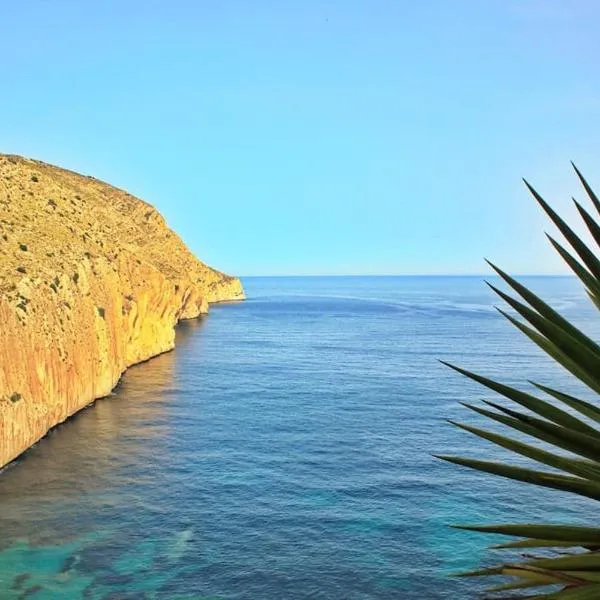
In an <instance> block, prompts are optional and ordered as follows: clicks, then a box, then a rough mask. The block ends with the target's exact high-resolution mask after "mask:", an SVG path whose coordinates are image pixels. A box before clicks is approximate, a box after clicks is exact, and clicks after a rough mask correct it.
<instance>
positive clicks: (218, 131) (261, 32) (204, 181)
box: [0, 0, 600, 276]
mask: <svg viewBox="0 0 600 600" xmlns="http://www.w3.org/2000/svg"><path fill="white" fill-rule="evenodd" d="M598 22H600V3H598V2H596V1H595V0H590V1H585V0H579V1H569V0H424V1H422V2H415V1H414V0H411V1H404V0H389V1H385V0H364V1H358V0H340V1H330V0H302V1H300V0H298V1H296V0H289V1H286V0H278V1H275V0H273V1H266V0H254V1H251V2H249V1H248V0H239V1H237V0H220V1H218V2H216V1H212V2H208V1H204V0H169V1H168V2H167V1H165V0H143V1H142V0H103V1H102V2H82V1H81V0H19V1H18V2H5V3H3V6H2V11H1V17H0V152H7V153H14V154H21V155H25V156H29V157H32V158H37V159H40V160H43V161H46V162H49V163H53V164H57V165H60V166H63V167H66V168H69V169H72V170H75V171H79V172H81V173H84V174H88V175H93V176H95V177H97V178H99V179H103V180H105V181H107V182H109V183H112V184H113V185H116V186H117V187H120V188H124V189H126V190H128V191H129V192H131V193H133V194H134V195H137V196H139V197H141V198H143V199H144V200H146V201H148V202H150V203H151V204H153V205H155V206H156V207H157V208H158V209H159V210H160V211H161V212H162V214H163V215H164V216H165V218H166V219H167V222H168V223H169V225H170V226H171V227H172V228H173V229H174V230H175V231H177V232H178V233H179V234H180V235H181V236H182V238H183V239H184V240H185V242H186V243H187V244H188V246H189V247H190V248H191V249H192V251H193V252H194V253H196V254H197V255H198V256H199V257H200V258H201V259H202V260H204V261H205V262H208V263H209V264H211V265H213V266H215V267H217V268H220V269H222V270H225V271H227V272H230V273H232V274H236V275H242V276H244V275H245V276H249V275H284V274H289V275H294V274H297V275H322V274H479V273H486V272H488V268H487V267H486V265H485V263H484V261H483V257H488V258H490V259H492V260H494V261H495V262H497V263H498V264H500V265H501V266H502V267H503V268H505V269H506V270H508V271H510V272H513V273H517V274H518V273H562V272H566V270H565V268H564V267H563V266H562V264H561V262H560V260H559V259H557V258H555V257H554V255H553V253H552V251H551V250H550V249H549V248H548V245H547V243H546V241H545V238H544V235H543V232H544V230H545V229H547V230H551V227H549V226H548V224H547V220H546V219H545V218H544V216H543V215H542V213H541V211H540V209H539V208H538V207H537V206H536V205H535V203H534V202H533V200H532V199H531V198H530V196H529V195H528V193H527V192H526V190H525V188H524V186H523V183H522V181H521V177H526V178H527V179H528V180H529V181H530V182H531V183H532V184H533V185H534V186H535V187H536V188H537V189H538V190H539V191H540V193H542V195H544V197H546V198H547V199H548V200H550V201H551V202H552V203H553V204H554V206H555V207H556V208H557V209H559V210H560V211H562V212H563V214H565V216H567V217H573V216H574V211H573V209H572V208H571V206H570V204H569V202H570V201H569V197H570V196H571V195H575V196H576V197H578V198H583V197H584V194H583V192H582V191H581V190H580V188H579V186H578V184H577V181H576V179H575V177H574V175H573V173H572V170H571V167H570V164H569V161H570V160H573V161H574V162H575V163H576V164H577V165H578V167H579V168H580V169H581V170H582V171H583V172H584V174H585V175H586V176H587V177H588V179H589V181H590V182H591V183H592V184H594V183H595V184H596V187H597V188H600V170H599V169H600V160H599V159H600V77H599V76H598V58H599V57H600V36H598Z"/></svg>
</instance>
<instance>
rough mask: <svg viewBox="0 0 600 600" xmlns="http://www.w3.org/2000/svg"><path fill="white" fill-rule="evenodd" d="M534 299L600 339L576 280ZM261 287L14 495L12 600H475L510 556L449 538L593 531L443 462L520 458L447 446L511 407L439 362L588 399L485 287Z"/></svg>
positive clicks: (122, 396)
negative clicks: (479, 576)
mask: <svg viewBox="0 0 600 600" xmlns="http://www.w3.org/2000/svg"><path fill="white" fill-rule="evenodd" d="M525 281H526V283H528V284H529V285H531V286H532V287H533V288H534V289H535V290H537V291H538V292H540V293H541V294H542V295H544V297H546V298H548V299H551V300H552V302H553V304H554V305H555V306H556V307H558V308H560V309H561V310H562V311H563V312H564V314H565V315H567V316H568V317H570V318H572V319H574V320H575V321H577V322H578V323H580V324H582V325H584V326H585V327H587V328H588V329H591V330H592V332H593V333H595V334H598V333H599V329H598V326H597V324H596V321H597V318H596V314H594V312H593V311H592V309H591V308H590V307H589V306H588V305H587V303H586V301H585V298H584V295H583V293H582V292H581V290H580V289H579V287H578V285H577V283H576V282H575V281H574V280H572V279H570V278H531V279H527V280H525ZM244 284H245V287H246V290H247V293H248V296H249V300H248V301H247V302H244V303H239V304H231V305H221V306H216V307H214V308H213V310H212V312H211V314H210V315H209V316H208V317H206V318H204V319H202V320H199V321H195V322H189V323H186V324H184V325H182V326H181V327H180V328H179V330H178V346H177V349H176V350H175V351H174V352H172V353H169V354H165V355H163V356H160V357H158V358H156V359H154V360H152V361H150V362H148V363H145V364H143V365H139V366H137V367H134V368H132V369H131V370H130V371H129V372H128V373H127V374H126V375H125V376H124V378H123V380H122V382H121V384H120V386H119V388H118V389H117V390H116V391H115V393H114V394H113V395H112V396H111V397H109V398H106V399H102V400H100V401H98V402H96V403H95V404H94V405H93V406H91V407H89V408H88V409H86V410H85V411H83V412H81V413H80V414H79V415H77V416H76V417H75V418H73V419H71V420H70V421H69V422H67V423H65V424H64V425H62V426H60V427H58V428H57V429H55V430H54V431H53V432H52V433H51V434H50V435H48V436H47V437H46V438H45V439H44V440H42V441H41V442H40V443H39V444H38V445H36V446H35V447H34V448H33V449H31V450H30V451H29V452H27V453H26V454H25V455H24V456H23V457H22V458H21V459H19V460H18V461H16V462H15V463H13V464H12V465H11V466H10V467H8V468H7V469H5V470H4V471H3V472H2V473H1V474H0V598H1V599H2V600H5V599H6V600H8V599H10V600H12V599H17V598H27V599H32V600H41V599H44V600H45V599H50V600H54V599H61V600H63V599H64V600H75V599H89V600H100V599H102V600H109V599H111V600H117V599H124V600H127V599H136V600H138V599H151V598H156V599H163V598H164V599H169V600H170V599H174V600H192V599H194V600H200V599H244V600H245V599H256V600H260V599H264V600H275V599H286V598H289V599H292V600H294V599H365V600H368V599H372V600H383V599H396V598H398V599H400V598H401V599H409V600H413V599H415V600H416V599H431V600H438V599H439V600H442V599H450V598H451V599H453V600H457V599H458V600H460V599H462V598H465V599H466V598H471V597H474V589H475V588H473V585H474V583H473V582H471V581H464V580H457V579H449V578H448V577H447V574H448V573H450V572H453V571H456V570H460V569H464V568H469V567H472V566H475V565H479V564H488V563H490V562H491V561H493V557H494V555H493V553H492V552H490V551H485V549H484V548H485V546H486V544H487V543H489V542H490V539H489V538H484V537H482V536H477V535H473V534H469V533H465V532H460V531H457V530H452V529H449V528H448V524H450V523H456V522H475V523H477V522H482V521H486V520H487V521H497V520H500V519H502V520H510V521H512V520H514V519H516V518H518V519H527V520H533V521H535V520H540V519H544V520H546V521H547V520H551V521H564V520H571V521H582V520H584V519H585V518H589V516H590V512H591V509H592V507H591V503H588V502H585V501H582V500H580V499H577V498H576V497H570V496H567V495H564V496H560V501H559V502H557V500H556V494H550V493H547V492H545V491H544V490H538V489H529V488H528V487H527V486H524V485H519V484H515V483H511V482H508V481H506V480H501V479H495V478H492V477H488V476H484V475H481V476H480V475H477V474H474V473H471V472H469V471H466V470H462V469H460V468H458V467H452V466H449V465H446V464H443V463H441V462H439V461H436V460H435V459H433V458H432V457H431V454H432V453H462V454H466V455H470V456H478V457H483V456H485V457H499V456H505V455H504V454H502V451H500V450H497V449H495V448H494V447H492V446H489V445H487V444H486V443H485V442H483V441H478V440H477V439H475V438H472V437H470V436H469V435H468V434H466V433H462V432H460V431H458V430H456V429H454V428H452V427H451V426H450V425H448V424H446V422H445V419H471V420H472V421H475V420H476V419H475V417H473V418H471V417H469V416H468V415H467V414H466V411H465V409H463V408H461V407H460V405H459V402H460V401H464V400H469V401H474V400H477V399H478V398H480V397H489V395H486V393H485V391H484V390H482V389H480V388H478V387H477V386H476V385H474V384H472V383H470V382H468V381H466V380H463V379H462V378H460V377H459V376H457V375H456V374H453V373H452V372H450V371H449V370H447V369H446V368H444V367H442V366H441V365H439V363H438V362H437V361H436V359H437V358H442V359H448V360H452V361H454V362H457V363H460V364H462V365H463V366H466V367H468V368H472V369H475V370H480V371H481V372H483V373H485V374H488V375H490V376H493V377H498V378H502V379H503V380H504V381H507V382H509V383H520V382H523V381H525V380H526V379H537V380H539V381H542V382H546V383H551V384H555V385H561V386H562V387H564V388H565V389H571V390H573V389H576V386H575V385H574V384H573V382H571V381H570V380H569V379H568V377H566V376H565V375H564V374H563V373H562V372H561V371H559V370H557V369H556V368H555V367H554V366H553V365H552V364H551V363H550V361H549V360H547V359H546V358H545V357H544V356H542V355H541V354H540V353H539V352H538V351H537V350H536V349H535V348H533V347H532V346H531V345H530V344H528V343H527V342H526V341H525V340H523V339H522V338H521V337H520V335H519V334H518V333H517V332H516V331H513V329H512V328H511V327H510V326H509V325H508V324H507V323H505V322H504V321H503V319H502V318H501V317H500V316H499V315H497V313H495V311H494V310H493V309H492V303H493V302H494V299H493V296H492V295H491V293H490V292H489V291H488V290H487V289H486V287H485V286H484V284H483V282H482V280H481V278H476V277H473V278H471V277H466V278H458V277H452V278H448V277H405V278H402V277H401V278H395V277H389V278H345V277H344V278H326V277H322V278H255V279H254V278H251V279H247V280H245V281H244Z"/></svg>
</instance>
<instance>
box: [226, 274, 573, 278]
mask: <svg viewBox="0 0 600 600" xmlns="http://www.w3.org/2000/svg"><path fill="white" fill-rule="evenodd" d="M510 275H511V276H513V277H575V278H577V276H576V275H575V274H573V273H510ZM236 277H238V278H259V277H265V278H266V277H281V278H283V277H483V278H488V277H493V278H499V277H500V276H499V275H497V274H496V273H362V274H361V273H319V274H306V273H303V274H293V273H285V274H282V273H274V274H268V275H264V274H263V275H236Z"/></svg>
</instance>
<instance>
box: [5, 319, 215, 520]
mask: <svg viewBox="0 0 600 600" xmlns="http://www.w3.org/2000/svg"><path fill="white" fill-rule="evenodd" d="M202 326H203V320H202V319H199V320H194V321H186V322H183V323H182V324H181V325H180V326H179V327H178V329H177V347H176V349H175V350H174V351H173V352H169V353H166V354H162V355H161V356H158V357H156V358H154V359H152V360H150V361H148V362H146V363H143V364H140V365H136V366H134V367H132V368H131V369H129V370H128V371H127V372H126V373H125V375H124V377H123V379H122V381H121V383H120V384H119V386H118V387H117V388H116V389H115V391H114V393H113V394H112V395H111V396H109V397H107V398H103V399H100V400H98V401H96V402H95V403H94V404H93V405H91V406H90V407H88V408H87V409H85V410H83V411H81V412H80V413H78V414H77V415H75V416H74V417H72V418H71V419H69V420H68V421H67V422H65V423H63V424H62V425H60V426H58V427H56V428H55V429H54V430H53V431H51V432H50V433H49V434H48V435H47V436H46V437H45V438H44V439H43V440H42V441H41V442H40V443H38V444H36V445H35V446H34V447H33V448H31V449H30V450H29V451H27V452H26V453H25V454H24V455H23V456H22V457H21V458H19V459H18V460H17V461H15V462H14V463H13V464H11V465H9V467H8V468H6V469H5V470H4V471H3V472H2V473H1V474H0V506H1V507H2V511H1V514H0V532H1V531H2V530H3V529H4V526H5V525H8V524H9V523H10V522H12V523H13V524H16V523H17V522H18V521H22V520H23V518H25V519H26V518H27V516H26V515H23V512H22V510H21V509H20V507H21V506H22V505H24V504H27V505H29V506H32V505H33V506H37V507H39V509H40V510H42V511H43V506H44V504H45V503H48V504H50V503H54V502H57V501H59V502H60V501H65V502H68V501H69V499H75V498H78V499H81V497H82V496H88V497H90V498H91V497H92V495H94V496H97V495H98V494H100V495H101V494H102V492H103V491H104V489H103V488H106V491H107V493H109V494H110V490H111V489H114V488H116V487H120V486H127V485H129V484H135V485H144V482H145V481H146V482H148V483H150V481H151V479H152V472H153V468H154V467H155V466H157V463H160V464H162V465H163V468H164V461H165V460H168V449H167V450H165V448H164V446H165V441H164V440H165V437H166V436H167V434H168V433H169V432H170V430H171V423H170V418H171V414H170V406H171V405H172V403H173V401H175V399H176V398H177V396H178V394H179V396H181V394H180V390H179V389H178V382H177V371H176V368H175V365H176V362H177V360H178V356H181V353H185V352H186V347H188V346H189V344H190V342H191V340H192V339H193V337H194V335H196V334H197V333H198V330H199V329H200V328H202ZM32 500H33V502H32Z"/></svg>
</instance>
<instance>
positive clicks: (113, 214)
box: [0, 154, 244, 467]
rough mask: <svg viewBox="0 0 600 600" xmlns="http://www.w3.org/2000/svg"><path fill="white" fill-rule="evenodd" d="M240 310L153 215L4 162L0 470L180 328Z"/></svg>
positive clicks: (114, 194)
mask: <svg viewBox="0 0 600 600" xmlns="http://www.w3.org/2000/svg"><path fill="white" fill-rule="evenodd" d="M243 298H244V291H243V289H242V285H241V283H240V281H239V280H238V279H236V278H234V277H230V276H228V275H225V274H224V273H220V272H219V271H216V270H214V269H212V268H210V267H209V266H207V265H206V264H204V263H202V262H201V261H199V260H198V259H197V258H195V257H194V256H193V255H192V253H191V252H190V251H189V250H188V248H187V247H186V246H185V244H184V243H183V242H182V240H181V239H180V238H179V237H178V236H177V235H176V234H175V233H174V232H173V231H171V230H170V229H169V228H168V227H167V225H166V223H165V221H164V219H163V217H162V216H161V215H160V214H159V213H158V212H157V211H156V209H154V208H153V207H152V206H150V205H149V204H147V203H145V202H143V201H142V200H139V199H137V198H134V197H133V196H131V195H130V194H128V193H126V192H124V191H122V190H120V189H117V188H115V187H112V186H110V185H107V184H106V183H103V182H101V181H99V180H97V179H95V178H93V177H88V176H84V175H78V174H76V173H73V172H71V171H67V170H65V169H61V168H58V167H54V166H51V165H48V164H45V163H43V162H39V161H36V160H30V159H26V158H22V157H19V156H13V155H2V154H0V467H1V466H3V465H5V464H7V463H8V462H10V461H11V460H13V459H14V458H16V457H17V456H18V455H19V454H21V453H22V452H23V451H24V450H26V449H27V448H29V447H30V446H31V445H33V444H34V443H35V442H37V441H38V440H39V439H40V438H42V437H43V436H44V435H45V434H46V433H47V432H48V431H49V430H50V429H51V428H52V427H54V426H55V425H57V424H58V423H61V422H62V421H64V420H65V419H67V418H68V417H69V416H70V415H72V414H74V413H75V412H77V411H78V410H80V409H81V408H83V407H85V406H86V405H88V404H90V403H91V402H92V401H93V400H95V399H96V398H100V397H102V396H106V395H108V394H109V393H110V392H111V390H112V389H113V388H114V387H115V385H116V384H117V383H118V381H119V379H120V377H121V375H122V374H123V372H124V371H125V369H127V367H129V366H130V365H133V364H135V363H138V362H141V361H144V360H147V359H149V358H151V357H152V356H155V355H157V354H159V353H162V352H165V351H167V350H170V349H172V348H173V346H174V343H175V325H176V324H177V322H178V321H180V320H182V319H193V318H195V317H198V316H199V315H201V314H203V313H206V312H207V311H208V306H209V304H210V303H212V302H219V301H225V300H240V299H243Z"/></svg>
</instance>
